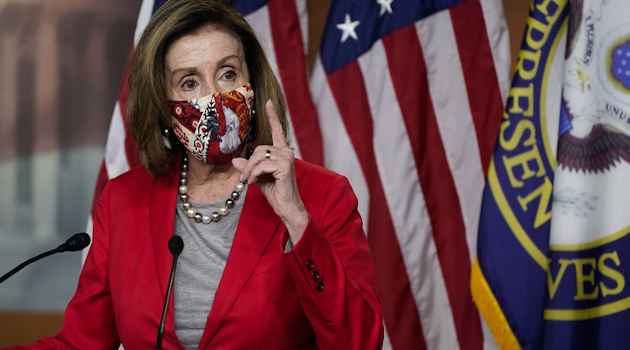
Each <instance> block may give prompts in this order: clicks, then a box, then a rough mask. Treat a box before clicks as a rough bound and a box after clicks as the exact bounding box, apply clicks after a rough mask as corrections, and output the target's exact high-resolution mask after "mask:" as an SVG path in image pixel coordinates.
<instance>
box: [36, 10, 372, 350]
mask: <svg viewBox="0 0 630 350" xmlns="http://www.w3.org/2000/svg"><path fill="white" fill-rule="evenodd" d="M129 76H130V78H129V79H130V80H129V83H130V95H129V106H128V114H127V115H128V121H127V122H128V129H129V130H130V132H131V133H132V135H133V136H134V139H135V140H136V142H137V146H138V152H139V155H140V160H141V162H142V165H143V166H142V167H138V168H135V169H132V170H131V171H129V172H127V173H125V174H124V175H122V176H120V177H118V178H115V179H113V180H111V181H110V182H109V183H108V184H107V186H106V187H105V190H104V192H103V194H102V197H101V199H100V203H99V206H98V209H97V213H96V216H95V223H94V235H93V243H92V247H91V249H90V252H89V254H88V257H87V260H86V263H85V266H84V268H83V271H82V272H81V277H80V280H79V286H78V288H77V292H76V294H75V296H74V297H73V299H72V301H71V302H70V304H69V305H68V308H67V310H66V314H65V318H64V326H63V330H62V331H61V332H60V333H59V334H58V335H57V336H56V337H54V338H46V339H42V340H41V341H40V342H39V343H37V344H36V345H34V346H32V347H31V348H33V349H50V348H53V349H81V350H97V349H117V348H118V346H119V344H120V343H122V344H123V346H124V347H125V349H127V350H133V349H153V348H155V339H156V332H157V329H158V324H159V322H160V316H161V313H162V306H163V303H164V299H165V296H166V286H167V282H168V277H169V273H170V266H171V262H172V258H171V255H170V254H169V251H168V248H167V243H168V241H169V238H171V237H172V236H173V233H174V228H175V231H176V232H175V233H177V231H178V230H180V231H181V230H184V228H182V225H179V224H177V221H176V220H177V219H176V210H177V206H181V207H182V208H183V210H185V214H186V216H188V218H186V217H184V219H181V218H180V219H179V220H184V221H185V220H190V222H189V223H190V225H193V226H192V227H194V228H195V230H197V229H199V230H208V232H209V233H208V234H212V231H211V228H212V227H213V225H215V226H214V227H219V226H218V224H217V223H218V222H219V221H221V220H229V219H228V217H229V215H230V209H232V208H234V204H235V202H236V201H239V200H241V201H243V198H240V194H241V193H246V195H245V198H244V203H243V206H242V211H241V213H240V218H238V227H237V229H236V233H235V235H234V236H233V241H231V242H230V243H231V246H230V247H228V249H229V257H228V258H227V261H226V262H225V268H224V269H223V271H222V275H221V277H220V282H219V284H218V288H217V289H216V292H215V293H214V301H213V302H212V304H211V309H210V312H209V314H208V315H207V319H205V327H202V329H200V330H199V332H198V334H199V340H198V346H197V345H195V346H188V348H198V349H213V350H227V349H273V350H282V349H286V350H289V349H291V350H293V349H343V350H349V349H357V350H358V349H361V350H372V349H380V348H381V345H382V341H383V326H382V320H381V310H380V305H379V301H378V298H377V295H376V291H375V290H376V287H375V277H374V269H373V263H372V259H371V254H370V250H369V247H368V245H367V241H366V238H365V234H364V232H363V230H362V222H361V218H360V216H359V214H358V211H357V200H356V197H355V196H354V194H353V192H352V189H351V188H350V185H349V183H348V181H347V180H346V179H345V178H344V177H342V176H340V175H337V174H335V173H333V172H331V171H328V170H326V169H324V168H321V167H318V166H314V165H311V164H308V163H306V162H303V161H299V160H294V158H293V152H292V151H291V149H290V148H289V147H288V145H287V141H286V139H285V136H284V135H285V134H286V116H285V107H284V102H283V97H282V93H281V89H280V86H279V84H278V82H277V80H276V79H275V77H274V76H273V73H272V71H271V68H270V67H269V64H268V62H267V59H266V58H265V55H264V52H263V49H262V48H261V46H260V44H259V43H258V41H257V39H256V36H255V34H254V33H253V31H252V29H251V28H250V27H249V25H248V24H247V22H246V21H245V20H244V19H243V17H242V16H241V15H240V14H238V13H237V12H235V11H233V10H232V9H230V8H229V7H227V6H225V5H223V4H222V3H221V2H219V1H215V0H171V1H168V2H167V3H166V4H165V5H163V6H162V7H161V8H160V10H159V11H158V12H157V13H156V14H155V15H154V17H153V18H152V19H151V21H150V22H149V24H148V26H147V27H146V29H145V32H144V34H143V36H142V38H141V39H140V41H139V43H138V45H137V47H136V50H135V53H134V57H133V59H132V64H131V68H130V75H129ZM165 130H166V131H165ZM245 186H247V190H246V191H245ZM218 200H225V205H224V206H222V207H221V208H219V210H218V211H217V212H214V213H211V214H208V213H201V212H197V210H196V209H195V208H194V205H198V204H195V203H206V202H214V201H218ZM234 210H235V209H234ZM234 210H233V211H234ZM232 215H238V214H232ZM233 218H234V217H232V219H233ZM224 222H225V221H224ZM190 225H189V226H190ZM194 225H198V226H194ZM206 228H207V229H206ZM202 233H203V232H202ZM191 234H195V232H192V233H191ZM204 234H205V233H204ZM183 254H186V248H184V252H183V253H182V255H183ZM196 277H198V278H201V277H202V276H196ZM195 279H196V278H192V279H191V280H184V281H179V282H177V283H176V285H175V293H176V294H177V293H178V290H179V289H181V290H182V291H183V290H185V288H186V284H190V285H192V284H195V283H196V281H195ZM210 293H211V292H210V291H208V294H209V295H208V300H210V298H211V297H212V295H210ZM176 312H178V311H177V309H176V308H174V306H173V299H171V303H170V305H169V306H168V310H167V322H166V328H165V332H164V338H163V345H162V346H163V348H164V349H184V346H183V345H182V343H180V341H179V339H178V337H177V334H176V328H175V322H174V321H173V320H174V319H175V316H177V315H175V313H176ZM200 312H202V311H200ZM201 316H203V317H205V314H203V315H201ZM180 330H181V329H178V330H177V331H180ZM195 344H197V342H195Z"/></svg>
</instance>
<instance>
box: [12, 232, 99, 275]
mask: <svg viewBox="0 0 630 350" xmlns="http://www.w3.org/2000/svg"><path fill="white" fill-rule="evenodd" d="M88 245H90V236H89V235H88V234H87V233H85V232H82V233H77V234H75V235H73V236H72V237H70V238H68V240H67V241H66V242H65V243H64V244H62V245H60V246H59V247H57V248H55V249H52V250H49V251H47V252H45V253H42V254H39V255H38V256H36V257H34V258H30V259H28V260H26V261H25V262H23V263H21V264H20V265H18V266H17V267H16V268H14V269H13V270H11V271H9V272H7V273H6V274H5V275H4V276H2V277H0V283H2V282H4V281H6V280H7V279H8V278H9V277H11V276H13V275H15V274H16V273H17V272H18V271H20V270H21V269H23V268H25V267H26V266H28V265H30V264H31V263H34V262H35V261H37V260H40V259H43V258H45V257H47V256H50V255H53V254H56V253H63V252H76V251H79V250H82V249H83V248H85V247H87V246H88Z"/></svg>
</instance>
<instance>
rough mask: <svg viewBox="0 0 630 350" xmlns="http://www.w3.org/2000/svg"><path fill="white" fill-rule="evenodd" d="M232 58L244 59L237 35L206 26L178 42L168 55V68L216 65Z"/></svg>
mask: <svg viewBox="0 0 630 350" xmlns="http://www.w3.org/2000/svg"><path fill="white" fill-rule="evenodd" d="M230 58H240V59H242V58H243V46H242V44H241V42H240V40H239V39H238V37H237V36H236V35H234V34H233V33H232V32H230V31H228V30H224V29H221V28H217V27H215V26H206V27H203V28H202V29H200V30H198V31H195V32H193V33H191V34H188V35H185V36H183V37H181V38H179V39H178V40H176V41H175V42H174V43H173V44H172V45H171V46H170V48H169V50H168V51H167V53H166V63H167V68H168V69H169V70H170V71H173V70H175V69H177V68H182V67H197V66H199V65H208V64H209V65H215V64H218V63H220V62H221V61H225V60H226V59H228V60H229V59H230Z"/></svg>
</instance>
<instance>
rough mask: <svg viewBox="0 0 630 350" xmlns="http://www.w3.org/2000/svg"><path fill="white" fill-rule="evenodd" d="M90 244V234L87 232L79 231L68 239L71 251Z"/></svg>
mask: <svg viewBox="0 0 630 350" xmlns="http://www.w3.org/2000/svg"><path fill="white" fill-rule="evenodd" d="M88 245H90V235H88V234H87V233H85V232H81V233H77V234H75V235H73V236H72V237H70V238H68V240H67V241H66V246H67V247H68V251H69V252H76V251H79V250H82V249H83V248H85V247H87V246H88Z"/></svg>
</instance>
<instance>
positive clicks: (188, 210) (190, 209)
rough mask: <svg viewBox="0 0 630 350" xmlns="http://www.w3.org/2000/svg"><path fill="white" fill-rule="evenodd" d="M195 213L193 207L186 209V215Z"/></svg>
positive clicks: (190, 216)
mask: <svg viewBox="0 0 630 350" xmlns="http://www.w3.org/2000/svg"><path fill="white" fill-rule="evenodd" d="M195 214H197V209H195V208H194V207H190V208H188V209H187V210H186V215H188V217H189V218H193V217H195Z"/></svg>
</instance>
